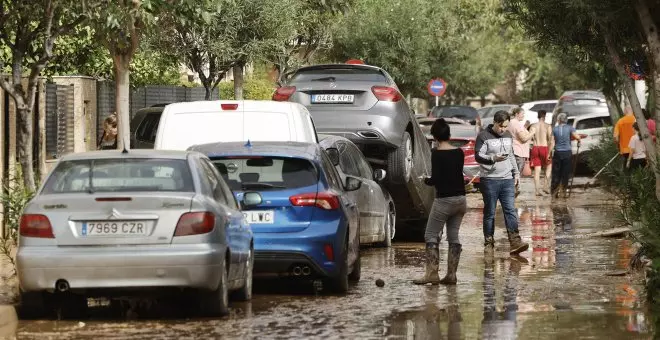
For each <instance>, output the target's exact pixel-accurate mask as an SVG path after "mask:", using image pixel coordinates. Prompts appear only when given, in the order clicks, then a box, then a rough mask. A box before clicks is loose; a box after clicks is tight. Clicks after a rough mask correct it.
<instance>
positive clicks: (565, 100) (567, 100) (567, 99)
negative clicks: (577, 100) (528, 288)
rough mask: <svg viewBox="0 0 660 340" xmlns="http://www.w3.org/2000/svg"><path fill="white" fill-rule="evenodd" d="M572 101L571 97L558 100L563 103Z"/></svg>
mask: <svg viewBox="0 0 660 340" xmlns="http://www.w3.org/2000/svg"><path fill="white" fill-rule="evenodd" d="M573 99H574V98H573V97H569V96H563V97H561V98H559V100H560V101H563V102H572V101H573Z"/></svg>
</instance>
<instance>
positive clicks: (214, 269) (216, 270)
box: [16, 244, 226, 291]
mask: <svg viewBox="0 0 660 340" xmlns="http://www.w3.org/2000/svg"><path fill="white" fill-rule="evenodd" d="M225 251H226V246H224V245H207V244H181V245H170V244H168V245H157V246H126V247H23V248H19V250H18V252H17V255H16V263H17V272H18V279H19V283H20V286H21V289H22V290H23V291H40V290H52V289H54V288H55V283H56V282H57V281H58V280H66V281H67V282H68V283H69V286H70V287H71V289H72V290H77V289H97V288H100V289H103V288H113V289H122V288H125V289H131V288H144V287H181V288H197V289H208V290H213V289H216V288H217V285H218V282H219V281H220V273H222V270H224V269H223V268H222V258H223V256H224V254H225Z"/></svg>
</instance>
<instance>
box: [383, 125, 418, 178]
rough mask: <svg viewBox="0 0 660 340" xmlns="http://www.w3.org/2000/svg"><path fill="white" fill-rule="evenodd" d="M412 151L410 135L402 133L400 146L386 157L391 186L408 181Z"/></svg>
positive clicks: (405, 132) (410, 171)
mask: <svg viewBox="0 0 660 340" xmlns="http://www.w3.org/2000/svg"><path fill="white" fill-rule="evenodd" d="M413 150H414V148H413V145H412V139H411V138H410V134H409V133H408V131H404V132H403V138H402V140H401V145H399V147H398V148H396V150H393V151H391V152H390V153H389V154H388V155H387V173H388V178H389V180H390V182H391V183H392V184H405V183H408V181H409V180H410V176H411V174H412V162H413V156H414V151H413Z"/></svg>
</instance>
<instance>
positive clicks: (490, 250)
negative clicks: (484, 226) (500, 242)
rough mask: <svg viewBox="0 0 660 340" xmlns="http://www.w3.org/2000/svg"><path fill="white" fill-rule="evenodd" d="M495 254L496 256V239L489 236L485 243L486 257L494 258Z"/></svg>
mask: <svg viewBox="0 0 660 340" xmlns="http://www.w3.org/2000/svg"><path fill="white" fill-rule="evenodd" d="M493 254H495V238H493V237H492V236H488V237H486V241H485V242H484V255H486V256H493Z"/></svg>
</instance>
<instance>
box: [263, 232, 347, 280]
mask: <svg viewBox="0 0 660 340" xmlns="http://www.w3.org/2000/svg"><path fill="white" fill-rule="evenodd" d="M338 244H341V241H340V240H339V237H338V234H337V233H327V234H316V235H309V234H306V233H305V232H297V233H255V234H254V275H255V276H257V277H267V276H300V277H309V278H311V277H333V276H335V275H337V274H338V273H339V266H338V264H337V262H334V261H330V259H329V258H328V257H327V256H326V255H325V252H324V249H325V246H326V245H330V246H332V250H333V253H334V255H335V257H336V256H338V255H339V251H340V249H337V245H338ZM305 266H307V267H308V268H309V269H310V273H309V274H308V275H303V274H302V273H301V275H296V274H295V273H294V269H295V268H296V267H300V269H301V271H302V269H304V267H305Z"/></svg>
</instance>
